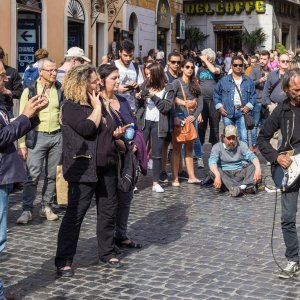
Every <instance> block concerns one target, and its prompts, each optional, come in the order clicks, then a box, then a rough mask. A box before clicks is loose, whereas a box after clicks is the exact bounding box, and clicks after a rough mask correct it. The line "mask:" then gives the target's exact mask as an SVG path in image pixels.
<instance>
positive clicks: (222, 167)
mask: <svg viewBox="0 0 300 300" xmlns="http://www.w3.org/2000/svg"><path fill="white" fill-rule="evenodd" d="M221 139H222V141H221V142H219V143H217V144H215V145H214V146H213V147H212V150H211V154H210V157H209V160H208V165H209V168H210V171H211V173H212V177H213V179H214V187H215V188H216V190H218V191H221V190H222V186H224V187H225V188H226V189H228V190H229V194H230V195H231V196H232V197H238V196H242V195H243V194H245V193H251V194H255V193H256V191H257V189H256V186H255V185H256V184H257V183H258V182H259V181H260V180H261V169H260V164H259V160H258V158H257V157H256V155H255V154H254V153H253V152H251V151H250V150H249V148H248V146H247V144H246V143H244V142H242V141H239V140H238V138H237V128H236V127H235V126H233V125H227V126H226V127H225V128H224V131H223V135H222V137H221ZM245 161H246V162H248V164H247V165H245Z"/></svg>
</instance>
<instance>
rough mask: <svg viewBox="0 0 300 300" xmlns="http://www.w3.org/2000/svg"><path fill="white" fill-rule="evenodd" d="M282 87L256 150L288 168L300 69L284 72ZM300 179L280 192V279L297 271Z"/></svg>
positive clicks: (298, 134)
mask: <svg viewBox="0 0 300 300" xmlns="http://www.w3.org/2000/svg"><path fill="white" fill-rule="evenodd" d="M282 89H283V91H284V92H285V93H286V95H287V99H286V100H284V101H283V102H281V103H279V104H278V105H277V107H276V108H275V109H274V111H273V113H272V114H271V115H270V116H269V118H268V119H267V120H266V122H265V124H264V126H263V128H262V129H261V131H260V133H259V135H258V149H259V151H260V152H261V154H262V155H263V156H264V157H265V159H267V161H269V162H270V163H271V164H273V165H275V164H277V165H280V166H281V167H282V168H283V169H287V168H288V167H289V166H290V165H291V163H292V159H291V157H290V156H289V155H288V154H287V151H289V150H292V149H295V148H296V147H297V146H299V144H300V69H298V68H297V69H292V70H288V71H286V72H285V74H284V76H283V79H282ZM278 129H280V130H281V133H282V143H281V146H280V147H279V149H278V151H277V150H275V149H274V148H273V147H272V145H271V142H270V140H271V138H272V137H273V135H274V133H275V132H277V131H278ZM299 187H300V184H299V182H298V183H296V185H295V187H294V188H291V189H290V190H288V191H282V193H281V207H282V209H281V229H282V233H283V239H284V243H285V246H286V251H285V256H286V258H287V260H288V263H287V266H286V267H285V268H284V269H283V270H281V272H280V273H279V278H284V279H287V278H290V277H293V276H294V275H297V274H299V273H300V265H299V260H300V258H299V240H298V235H297V229H296V213H297V204H298V194H299Z"/></svg>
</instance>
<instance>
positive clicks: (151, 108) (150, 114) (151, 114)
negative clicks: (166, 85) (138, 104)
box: [145, 89, 165, 122]
mask: <svg viewBox="0 0 300 300" xmlns="http://www.w3.org/2000/svg"><path fill="white" fill-rule="evenodd" d="M164 93H165V89H163V90H161V91H160V92H157V93H155V95H156V96H157V97H159V98H161V99H162V98H163V96H164ZM146 101H147V104H146V105H147V106H146V115H145V120H147V121H152V122H158V121H159V110H158V108H157V107H156V106H155V104H154V102H153V101H152V100H151V98H147V99H146Z"/></svg>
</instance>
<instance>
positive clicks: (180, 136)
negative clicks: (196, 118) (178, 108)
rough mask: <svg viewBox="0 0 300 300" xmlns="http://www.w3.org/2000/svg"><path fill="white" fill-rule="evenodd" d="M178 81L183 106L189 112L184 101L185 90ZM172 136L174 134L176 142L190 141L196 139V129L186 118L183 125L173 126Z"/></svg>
mask: <svg viewBox="0 0 300 300" xmlns="http://www.w3.org/2000/svg"><path fill="white" fill-rule="evenodd" d="M179 83H180V86H181V91H182V94H183V99H184V102H185V107H186V110H187V112H188V114H189V108H188V106H187V101H186V96H185V92H184V89H183V86H182V83H181V82H180V81H179ZM174 136H175V139H176V141H177V143H183V144H185V143H188V142H191V141H194V140H196V139H197V131H196V128H195V126H194V124H193V123H190V122H189V121H188V120H187V118H185V119H184V125H183V126H181V125H180V126H176V125H175V126H174Z"/></svg>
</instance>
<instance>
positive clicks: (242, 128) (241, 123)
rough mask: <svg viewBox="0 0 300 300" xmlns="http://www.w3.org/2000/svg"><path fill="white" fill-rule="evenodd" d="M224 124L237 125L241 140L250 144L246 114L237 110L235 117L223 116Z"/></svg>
mask: <svg viewBox="0 0 300 300" xmlns="http://www.w3.org/2000/svg"><path fill="white" fill-rule="evenodd" d="M222 119H223V123H224V126H227V125H234V126H236V127H237V130H238V135H239V139H240V141H243V142H245V143H246V144H247V145H248V134H247V129H246V125H245V120H244V115H243V114H242V112H241V111H240V110H236V111H235V114H234V116H233V118H227V117H222Z"/></svg>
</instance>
